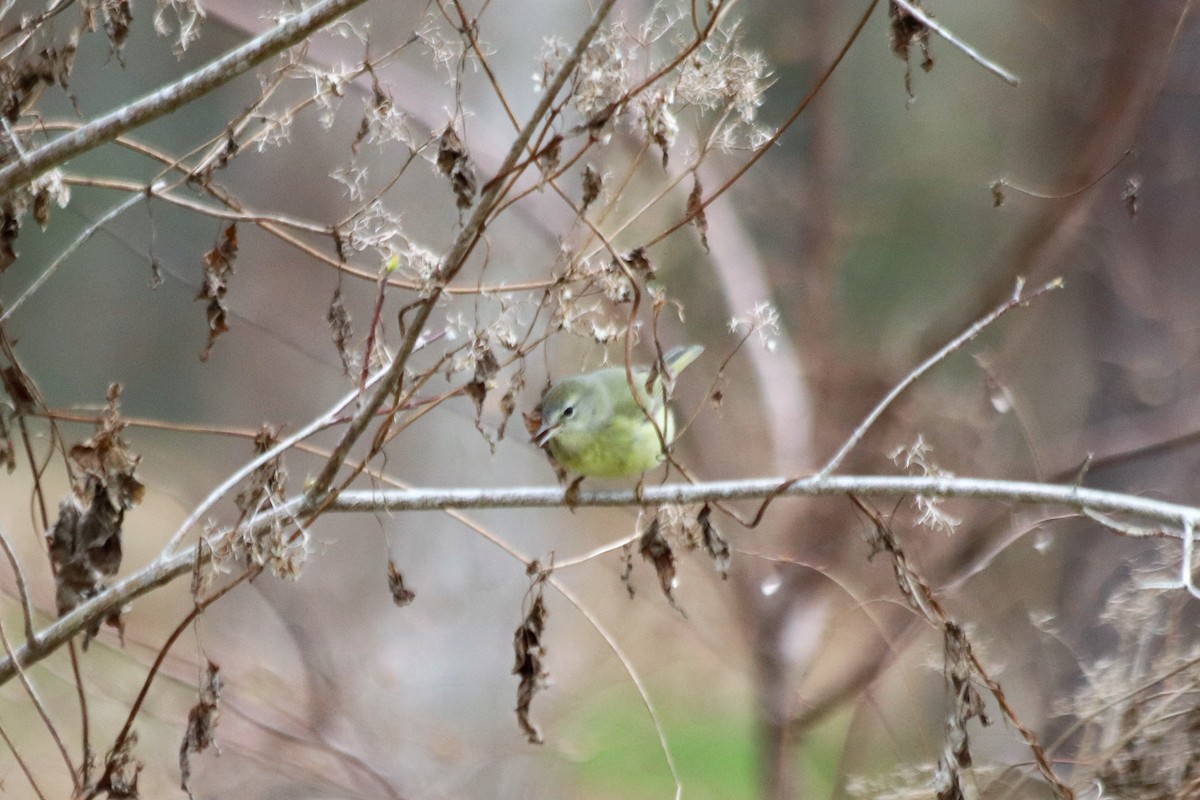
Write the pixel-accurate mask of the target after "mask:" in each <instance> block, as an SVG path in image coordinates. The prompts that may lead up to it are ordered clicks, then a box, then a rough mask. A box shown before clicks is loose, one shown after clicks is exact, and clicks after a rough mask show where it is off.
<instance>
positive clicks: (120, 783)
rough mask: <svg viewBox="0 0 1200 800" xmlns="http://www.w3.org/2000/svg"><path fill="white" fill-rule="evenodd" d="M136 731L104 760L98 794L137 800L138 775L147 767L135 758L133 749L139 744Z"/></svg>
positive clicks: (125, 799)
mask: <svg viewBox="0 0 1200 800" xmlns="http://www.w3.org/2000/svg"><path fill="white" fill-rule="evenodd" d="M137 740H138V736H137V732H136V731H132V732H130V734H129V735H128V736H126V737H125V741H123V742H122V743H121V746H120V747H118V748H116V749H115V750H112V751H111V752H109V754H108V756H107V757H106V758H105V759H104V776H103V777H101V778H100V783H99V784H98V785H97V786H96V794H101V793H103V794H106V795H107V796H108V797H109V798H114V799H119V800H135V798H137V797H140V795H139V794H138V774H139V773H141V771H142V768H143V767H144V766H145V764H143V763H142V762H141V760H140V759H137V758H134V755H133V748H134V746H135V745H136V744H137Z"/></svg>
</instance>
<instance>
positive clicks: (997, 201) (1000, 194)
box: [992, 181, 1008, 208]
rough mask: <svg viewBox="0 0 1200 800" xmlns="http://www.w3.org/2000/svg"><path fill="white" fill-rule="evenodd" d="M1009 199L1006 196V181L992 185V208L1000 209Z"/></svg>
mask: <svg viewBox="0 0 1200 800" xmlns="http://www.w3.org/2000/svg"><path fill="white" fill-rule="evenodd" d="M1007 199H1008V198H1007V197H1006V196H1005V194H1004V181H994V182H993V183H992V208H999V207H1000V206H1002V205H1004V203H1005V201H1006V200H1007Z"/></svg>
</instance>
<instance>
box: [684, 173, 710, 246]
mask: <svg viewBox="0 0 1200 800" xmlns="http://www.w3.org/2000/svg"><path fill="white" fill-rule="evenodd" d="M687 216H688V219H689V220H691V222H692V224H693V225H695V226H696V230H697V231H699V233H700V244H702V245H704V252H706V253H707V252H708V217H707V216H706V215H705V213H704V188H703V187H702V186H701V185H700V175H699V174H698V173H696V172H693V173H692V191H691V192H690V193H689V194H688V199H687Z"/></svg>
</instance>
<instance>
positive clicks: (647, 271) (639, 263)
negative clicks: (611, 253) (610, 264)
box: [621, 247, 658, 281]
mask: <svg viewBox="0 0 1200 800" xmlns="http://www.w3.org/2000/svg"><path fill="white" fill-rule="evenodd" d="M621 259H622V260H623V261H624V262H625V264H626V266H628V267H629V268H630V269H631V270H633V271H634V272H638V273H641V274H642V275H644V276H645V277H646V280H648V281H652V280H654V279H655V278H656V277H658V272H657V271H656V270H655V269H654V264H653V263H651V261H650V254H649V253H647V252H646V248H644V247H635V248H634V249H633V250H630V251H629V252H628V253H627V254H626V255H624V256H622V257H621Z"/></svg>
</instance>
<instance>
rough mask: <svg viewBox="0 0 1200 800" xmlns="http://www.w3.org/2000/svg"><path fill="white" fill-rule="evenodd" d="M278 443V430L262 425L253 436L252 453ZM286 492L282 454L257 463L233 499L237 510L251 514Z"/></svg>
mask: <svg viewBox="0 0 1200 800" xmlns="http://www.w3.org/2000/svg"><path fill="white" fill-rule="evenodd" d="M278 443H279V432H278V431H277V430H275V429H274V428H272V427H271V426H269V425H263V426H262V428H260V429H259V431H258V433H257V434H256V435H255V437H254V453H255V455H256V456H257V455H262V454H263V453H265V452H267V451H268V450H270V449H271V448H272V447H274V446H275V445H276V444H278ZM286 493H287V469H286V468H285V467H284V465H283V456H282V455H277V456H275V457H274V458H272V459H270V460H269V461H266V462H264V463H262V464H259V465H258V466H257V467H255V468H254V471H253V472H252V473H250V477H249V478H248V479H247V486H246V488H245V489H242V490H241V491H240V492H238V496H237V498H236V499H235V502H236V503H237V507H238V510H239V511H241V512H242V514H243V515H251V514H254V513H255V512H257V511H258V510H259V508H260V507H261V506H262V505H263V504H264V503H268V502H270V501H272V500H283V496H284V495H285V494H286Z"/></svg>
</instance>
